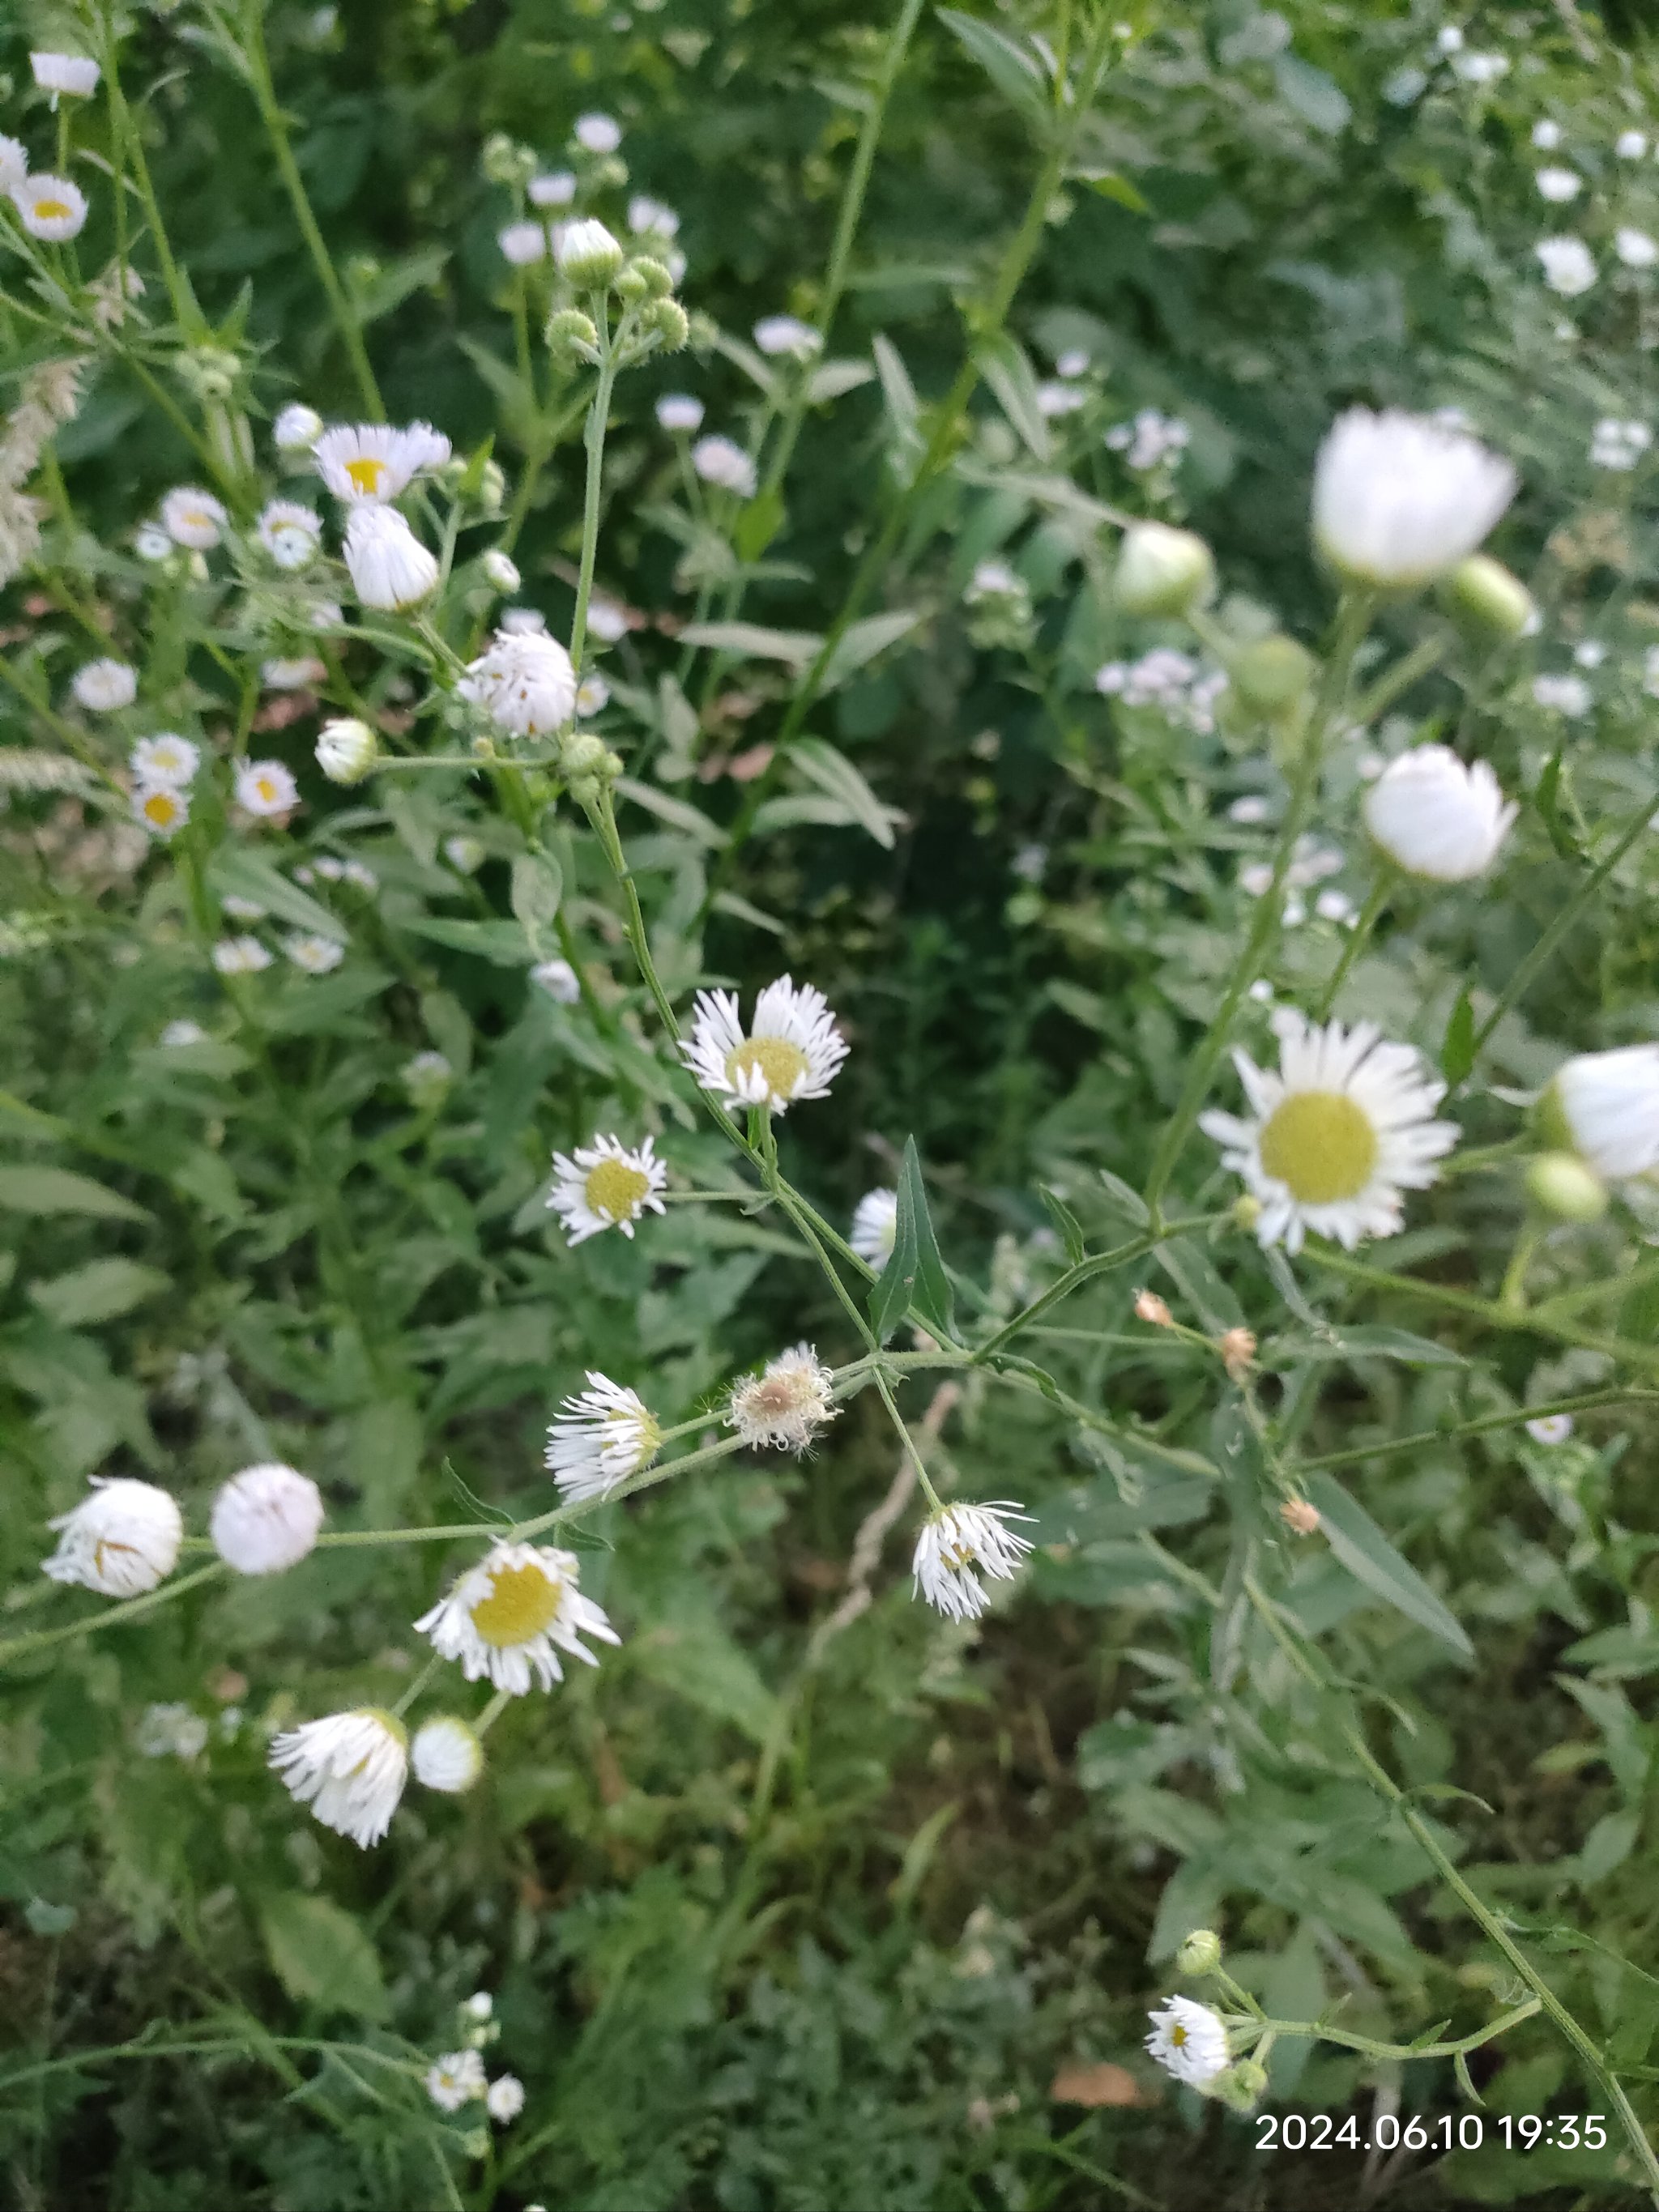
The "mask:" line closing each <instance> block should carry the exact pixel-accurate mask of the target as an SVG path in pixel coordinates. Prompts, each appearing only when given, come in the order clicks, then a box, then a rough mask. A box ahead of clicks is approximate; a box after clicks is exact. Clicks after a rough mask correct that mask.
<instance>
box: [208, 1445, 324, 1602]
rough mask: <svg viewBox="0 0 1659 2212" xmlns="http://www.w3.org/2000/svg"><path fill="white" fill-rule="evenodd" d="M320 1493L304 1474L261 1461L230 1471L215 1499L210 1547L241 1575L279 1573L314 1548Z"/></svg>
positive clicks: (319, 1520)
mask: <svg viewBox="0 0 1659 2212" xmlns="http://www.w3.org/2000/svg"><path fill="white" fill-rule="evenodd" d="M322 1525H323V1494H322V1492H321V1491H319V1489H318V1487H317V1486H316V1484H315V1483H314V1482H313V1480H312V1479H311V1477H310V1476H309V1475H308V1474H301V1473H300V1471H299V1469H298V1468H293V1467H284V1466H283V1464H282V1463H281V1462H279V1461H276V1460H268V1461H262V1462H260V1463H259V1464H258V1466H256V1467H245V1468H243V1469H242V1471H241V1473H240V1474H234V1475H232V1477H231V1479H230V1480H229V1481H228V1483H226V1484H225V1486H224V1487H223V1488H222V1490H221V1491H220V1492H219V1494H218V1496H217V1497H216V1498H215V1499H214V1501H213V1518H212V1520H211V1522H210V1524H209V1533H210V1534H211V1536H212V1538H213V1548H214V1550H215V1551H216V1552H217V1553H218V1554H219V1557H220V1558H221V1559H222V1560H223V1561H224V1563H225V1565H227V1566H228V1567H234V1569H235V1571H236V1572H237V1573H238V1574H239V1575H279V1574H282V1573H283V1572H284V1571H285V1570H286V1569H288V1568H289V1567H294V1566H297V1565H299V1563H300V1561H301V1559H304V1558H305V1557H306V1556H307V1553H309V1552H310V1551H311V1550H312V1549H313V1547H314V1546H315V1544H316V1541H317V1532H318V1530H319V1528H321V1527H322Z"/></svg>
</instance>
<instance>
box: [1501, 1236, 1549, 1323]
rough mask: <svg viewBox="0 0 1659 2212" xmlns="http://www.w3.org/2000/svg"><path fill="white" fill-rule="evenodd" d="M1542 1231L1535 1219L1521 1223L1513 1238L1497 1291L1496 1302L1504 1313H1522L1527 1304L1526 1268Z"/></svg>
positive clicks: (1539, 1241) (1538, 1242)
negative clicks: (1513, 1246)
mask: <svg viewBox="0 0 1659 2212" xmlns="http://www.w3.org/2000/svg"><path fill="white" fill-rule="evenodd" d="M1543 1234H1544V1232H1543V1231H1542V1229H1541V1227H1540V1226H1539V1225H1538V1224H1537V1223H1536V1222H1535V1221H1529V1222H1526V1223H1524V1224H1523V1225H1522V1230H1521V1234H1520V1235H1519V1236H1518V1237H1516V1240H1515V1249H1514V1251H1513V1252H1512V1253H1511V1254H1510V1264H1509V1266H1508V1267H1505V1268H1504V1280H1503V1283H1502V1284H1501V1285H1500V1286H1499V1289H1498V1304H1499V1305H1500V1306H1502V1307H1503V1309H1504V1312H1505V1313H1509V1314H1518V1313H1524V1312H1525V1311H1526V1306H1527V1270H1528V1267H1531V1265H1532V1261H1533V1255H1534V1253H1535V1252H1536V1251H1537V1249H1538V1247H1539V1244H1540V1243H1541V1239H1542V1237H1543Z"/></svg>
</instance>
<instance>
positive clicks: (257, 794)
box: [236, 760, 300, 817]
mask: <svg viewBox="0 0 1659 2212" xmlns="http://www.w3.org/2000/svg"><path fill="white" fill-rule="evenodd" d="M236 803H237V805H239V806H240V807H242V808H243V809H244V810H245V811H246V812H247V813H249V814H257V815H260V816H262V817H264V816H271V815H276V814H287V813H289V812H291V811H292V810H293V809H294V808H295V806H297V805H299V803H300V787H299V785H298V784H297V783H295V781H294V777H293V775H292V774H291V772H290V771H289V769H286V768H285V767H284V766H283V763H282V762H281V761H274V760H250V761H239V762H238V763H237V766H236Z"/></svg>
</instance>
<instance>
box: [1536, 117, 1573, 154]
mask: <svg viewBox="0 0 1659 2212" xmlns="http://www.w3.org/2000/svg"><path fill="white" fill-rule="evenodd" d="M1564 135H1565V134H1564V133H1563V131H1562V129H1561V126H1560V125H1559V123H1551V122H1549V121H1548V120H1546V121H1544V122H1542V123H1534V125H1533V126H1532V143H1533V144H1534V146H1535V147H1536V148H1537V149H1538V150H1539V152H1540V153H1541V154H1553V153H1554V151H1555V150H1556V149H1557V147H1558V146H1559V144H1560V143H1561V140H1562V137H1563V136H1564Z"/></svg>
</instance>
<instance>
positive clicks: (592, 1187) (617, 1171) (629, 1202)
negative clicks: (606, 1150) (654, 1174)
mask: <svg viewBox="0 0 1659 2212" xmlns="http://www.w3.org/2000/svg"><path fill="white" fill-rule="evenodd" d="M582 1194H583V1196H584V1197H585V1198H586V1200H587V1204H588V1209H589V1211H590V1212H593V1213H599V1214H603V1216H604V1217H605V1219H606V1220H607V1221H631V1220H632V1219H633V1218H634V1216H635V1213H636V1212H638V1210H639V1206H640V1201H641V1199H644V1198H648V1197H649V1196H650V1194H651V1178H650V1176H648V1175H645V1174H642V1173H641V1170H639V1169H638V1168H633V1167H629V1164H628V1163H627V1161H626V1160H601V1161H600V1162H599V1165H598V1167H596V1168H590V1169H589V1170H588V1175H587V1181H586V1182H585V1183H584V1184H583V1185H582Z"/></svg>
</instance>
